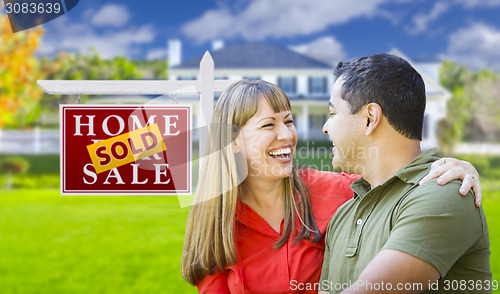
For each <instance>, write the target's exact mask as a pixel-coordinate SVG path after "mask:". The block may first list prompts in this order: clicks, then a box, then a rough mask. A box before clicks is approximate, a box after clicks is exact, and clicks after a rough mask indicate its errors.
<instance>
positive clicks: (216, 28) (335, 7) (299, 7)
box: [182, 0, 387, 43]
mask: <svg viewBox="0 0 500 294" xmlns="http://www.w3.org/2000/svg"><path fill="white" fill-rule="evenodd" d="M386 1H387V0H335V1H332V0H310V1H303V0H273V1H268V0H252V1H251V2H250V4H249V5H247V6H246V7H245V8H243V9H238V10H237V11H234V12H233V11H231V9H230V8H229V7H224V6H221V7H220V8H217V9H212V10H208V11H206V12H205V13H204V14H203V15H202V16H200V17H199V18H197V19H195V20H192V21H190V22H188V23H185V24H184V25H183V26H182V32H183V33H184V34H185V35H186V36H187V37H189V38H191V39H192V40H194V41H196V42H198V43H202V42H206V41H209V40H212V39H215V38H224V39H230V38H234V37H242V38H243V39H245V40H263V39H265V38H268V37H275V38H284V37H294V36H304V35H308V34H312V33H317V32H321V31H323V30H324V29H326V28H327V27H329V26H331V25H337V24H342V23H345V22H347V21H349V20H351V19H354V18H360V17H372V16H375V15H377V13H378V9H379V6H380V5H381V4H382V3H384V2H386Z"/></svg>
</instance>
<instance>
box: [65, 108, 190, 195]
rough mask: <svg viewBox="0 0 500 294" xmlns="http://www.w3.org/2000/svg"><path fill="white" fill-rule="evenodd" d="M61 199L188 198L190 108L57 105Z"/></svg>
mask: <svg viewBox="0 0 500 294" xmlns="http://www.w3.org/2000/svg"><path fill="white" fill-rule="evenodd" d="M60 120H61V127H60V130H61V195H96V194H98V195H190V194H191V151H192V148H191V107H190V106H184V105H182V106H181V105H172V106H144V105H126V106H125V105H121V106H109V105H61V106H60Z"/></svg>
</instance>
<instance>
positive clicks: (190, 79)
mask: <svg viewBox="0 0 500 294" xmlns="http://www.w3.org/2000/svg"><path fill="white" fill-rule="evenodd" d="M197 79H198V77H195V76H179V77H177V80H178V81H194V80H197Z"/></svg>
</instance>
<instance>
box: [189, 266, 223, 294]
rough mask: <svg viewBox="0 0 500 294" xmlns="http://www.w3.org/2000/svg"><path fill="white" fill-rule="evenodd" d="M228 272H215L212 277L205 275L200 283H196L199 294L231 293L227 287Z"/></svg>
mask: <svg viewBox="0 0 500 294" xmlns="http://www.w3.org/2000/svg"><path fill="white" fill-rule="evenodd" d="M227 276H228V271H227V270H226V271H224V272H220V271H216V272H215V273H214V274H213V275H206V276H205V277H204V278H203V279H202V280H201V281H200V282H198V283H196V287H197V288H198V292H199V293H200V294H219V293H221V294H225V293H228V294H229V293H231V292H230V291H229V287H228V285H227Z"/></svg>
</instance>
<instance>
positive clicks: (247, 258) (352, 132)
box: [181, 54, 491, 293]
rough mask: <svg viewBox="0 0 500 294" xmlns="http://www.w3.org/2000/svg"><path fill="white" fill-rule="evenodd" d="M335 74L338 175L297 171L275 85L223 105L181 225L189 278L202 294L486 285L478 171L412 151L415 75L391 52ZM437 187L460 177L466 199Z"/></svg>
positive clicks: (287, 114)
mask: <svg viewBox="0 0 500 294" xmlns="http://www.w3.org/2000/svg"><path fill="white" fill-rule="evenodd" d="M336 75H337V77H338V78H337V81H336V82H335V84H334V86H333V89H332V95H331V98H330V111H331V117H330V118H329V119H328V121H327V122H326V123H325V125H324V127H323V130H324V132H325V133H327V134H328V136H329V137H330V140H331V141H332V142H333V144H334V145H335V147H334V148H333V153H334V159H333V162H332V163H333V165H334V167H336V168H337V169H341V170H344V171H345V172H343V173H340V174H339V173H333V172H323V171H316V170H313V169H309V168H298V167H295V166H293V165H292V158H293V154H294V151H295V150H294V149H295V146H296V143H297V131H296V129H295V126H294V123H293V117H292V115H291V111H290V101H289V100H288V98H287V96H286V95H285V94H284V93H283V91H281V90H280V89H279V88H278V87H276V86H275V85H273V84H270V83H267V82H263V81H242V82H238V83H236V84H234V85H233V86H231V87H230V88H229V89H228V90H227V91H225V93H223V94H222V96H221V97H220V98H219V100H218V101H217V104H216V106H215V110H214V115H213V119H212V124H211V134H210V135H211V146H210V152H211V153H210V155H209V156H208V157H207V158H206V159H205V160H204V162H203V164H204V166H203V167H202V175H201V178H200V180H199V184H198V187H197V190H196V192H195V195H194V200H193V201H194V203H195V204H194V205H193V206H192V207H191V210H190V213H189V217H188V222H187V226H186V236H185V241H184V252H183V257H182V266H181V267H182V275H183V277H184V279H185V280H187V281H188V282H190V283H191V284H193V285H196V286H197V287H198V290H199V292H200V293H291V292H292V293H317V292H318V290H325V291H329V292H332V293H337V292H341V291H343V290H345V291H346V292H345V293H371V292H370V291H369V290H370V289H366V287H362V285H366V284H367V282H370V283H372V284H376V283H379V284H380V283H382V282H389V283H393V282H402V283H403V282H409V283H410V282H421V283H422V284H423V288H422V289H416V290H408V289H404V291H400V292H397V291H380V288H378V290H377V289H375V292H373V293H381V292H385V293H392V292H393V293H419V292H422V291H423V290H426V289H428V288H430V289H434V288H435V287H436V285H435V284H434V282H436V281H438V279H439V282H440V283H441V282H442V281H447V280H469V279H474V280H478V281H480V282H481V283H483V282H484V283H485V284H486V283H487V281H490V280H491V273H490V270H489V242H488V233H487V228H486V223H485V220H484V214H483V213H482V209H481V208H478V207H476V206H474V200H473V199H474V197H473V196H472V193H471V192H469V193H468V194H466V193H467V191H468V190H469V188H470V187H471V186H472V185H473V184H474V185H475V186H476V188H474V189H475V191H476V192H479V193H477V194H480V188H479V184H478V180H477V173H476V171H475V169H473V168H472V167H471V166H470V164H468V163H464V162H460V161H457V160H454V159H449V158H448V159H440V156H439V154H438V152H437V151H436V150H429V151H426V152H421V151H420V144H419V143H420V139H421V134H422V126H423V115H424V108H425V88H424V83H423V80H422V78H421V77H420V75H419V74H418V73H417V72H416V71H415V70H414V69H413V68H412V67H411V66H410V65H409V64H408V63H407V62H406V61H404V60H402V59H401V58H398V57H395V56H391V55H386V54H381V55H373V56H369V57H364V58H359V59H357V60H353V61H351V62H347V63H339V65H338V67H337V72H336ZM432 162H434V164H433V165H432V169H431V163H432ZM346 172H347V173H346ZM355 173H357V174H355ZM426 174H427V176H425V175H426ZM439 175H441V177H440V179H438V182H439V181H440V182H448V181H450V180H452V179H462V180H463V183H462V187H460V193H461V194H463V195H465V197H459V193H458V190H459V186H460V185H459V184H458V182H457V181H453V182H451V183H449V184H447V185H445V186H439V185H437V184H436V182H435V181H430V182H429V180H430V178H432V177H437V176H439ZM426 181H427V183H425V184H423V182H426ZM419 183H422V185H421V186H419ZM351 184H352V185H351ZM351 188H352V189H351ZM353 190H354V194H353ZM353 195H354V197H353ZM478 198H479V197H478ZM476 202H477V201H476ZM344 203H345V204H344ZM342 204H344V205H343V206H342V207H340V206H341V205H342ZM476 205H477V203H476ZM339 207H340V208H339ZM337 208H339V210H338V211H337ZM336 211H337V212H336ZM332 217H333V218H332ZM330 219H331V221H330ZM327 227H328V230H327ZM325 247H326V250H325ZM323 260H324V263H323ZM322 264H323V269H322ZM320 275H321V278H320ZM469 277H470V278H469ZM424 281H425V283H424ZM345 285H347V286H346V287H344V286H345ZM339 286H340V287H339ZM439 286H440V287H441V288H440V291H444V288H443V286H445V285H443V284H442V283H441V284H440V285H439ZM342 287H343V288H342ZM349 287H350V288H349ZM450 287H451V285H450ZM482 288H483V289H484V288H485V287H484V285H483V287H482ZM393 290H396V287H394V289H393ZM348 291H350V292H348ZM456 292H458V291H451V292H450V291H448V293H456ZM469 292H471V293H479V292H481V291H476V289H474V290H472V291H469ZM490 292H491V290H490ZM437 293H441V292H437ZM442 293H445V292H442Z"/></svg>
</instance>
